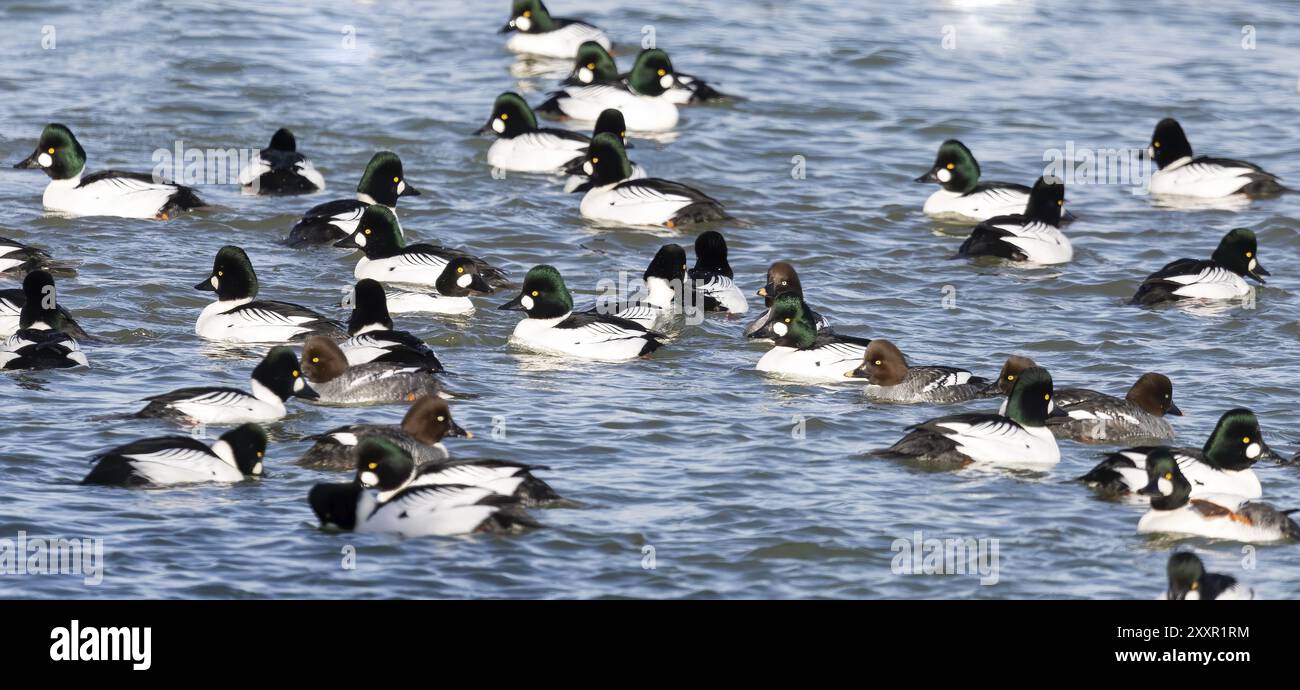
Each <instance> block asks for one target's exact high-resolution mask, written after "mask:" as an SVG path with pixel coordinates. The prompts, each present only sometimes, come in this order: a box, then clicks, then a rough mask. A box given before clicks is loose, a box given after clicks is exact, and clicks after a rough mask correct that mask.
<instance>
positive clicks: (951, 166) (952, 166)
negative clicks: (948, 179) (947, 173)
mask: <svg viewBox="0 0 1300 690" xmlns="http://www.w3.org/2000/svg"><path fill="white" fill-rule="evenodd" d="M955 167H957V166H956V165H954V164H952V163H949V164H948V169H949V170H952V169H953V168H955Z"/></svg>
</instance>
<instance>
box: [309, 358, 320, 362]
mask: <svg viewBox="0 0 1300 690" xmlns="http://www.w3.org/2000/svg"><path fill="white" fill-rule="evenodd" d="M311 363H312V364H320V357H312V358H311Z"/></svg>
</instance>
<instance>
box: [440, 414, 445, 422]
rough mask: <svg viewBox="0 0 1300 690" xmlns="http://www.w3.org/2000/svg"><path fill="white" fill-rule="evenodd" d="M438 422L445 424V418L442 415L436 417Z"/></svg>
mask: <svg viewBox="0 0 1300 690" xmlns="http://www.w3.org/2000/svg"><path fill="white" fill-rule="evenodd" d="M438 421H440V422H445V421H447V418H446V417H444V416H442V415H438Z"/></svg>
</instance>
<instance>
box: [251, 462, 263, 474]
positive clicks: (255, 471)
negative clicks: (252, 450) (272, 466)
mask: <svg viewBox="0 0 1300 690" xmlns="http://www.w3.org/2000/svg"><path fill="white" fill-rule="evenodd" d="M261 473H262V463H260V462H259V463H257V464H256V465H253V474H261Z"/></svg>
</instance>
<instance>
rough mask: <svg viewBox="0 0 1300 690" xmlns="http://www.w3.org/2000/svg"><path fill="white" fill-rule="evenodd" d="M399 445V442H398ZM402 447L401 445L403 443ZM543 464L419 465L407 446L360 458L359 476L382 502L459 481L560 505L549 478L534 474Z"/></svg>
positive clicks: (531, 503)
mask: <svg viewBox="0 0 1300 690" xmlns="http://www.w3.org/2000/svg"><path fill="white" fill-rule="evenodd" d="M395 445H396V444H395ZM399 448H400V446H399ZM546 469H549V468H547V467H544V466H541V465H526V464H524V463H520V462H509V461H506V460H479V459H472V460H464V459H455V460H444V461H441V462H435V463H431V464H425V465H417V464H416V462H415V460H413V459H412V458H411V456H410V455H409V454H408V453H407V452H406V451H405V449H403V452H401V453H388V454H386V455H385V456H383V457H379V458H371V459H359V462H358V464H357V479H358V481H359V482H360V483H361V486H362V487H363V488H366V489H376V490H377V491H378V492H379V494H378V496H377V498H378V499H379V501H380V502H384V501H387V500H390V499H391V498H393V497H394V496H396V495H397V494H400V493H401V492H403V491H405V490H407V489H409V488H412V487H417V486H439V485H447V484H459V485H462V486H473V487H477V488H483V489H488V490H489V491H491V492H492V493H494V494H499V495H501V496H507V497H509V498H511V499H513V500H516V501H519V503H520V504H521V505H523V506H525V507H529V508H532V507H538V506H557V505H559V504H561V503H563V502H564V499H563V498H562V497H561V496H560V495H559V494H558V493H556V492H555V490H554V489H552V488H551V487H550V485H548V484H547V483H546V482H544V481H542V480H541V479H538V478H537V477H535V476H533V472H534V471H537V470H546Z"/></svg>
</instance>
